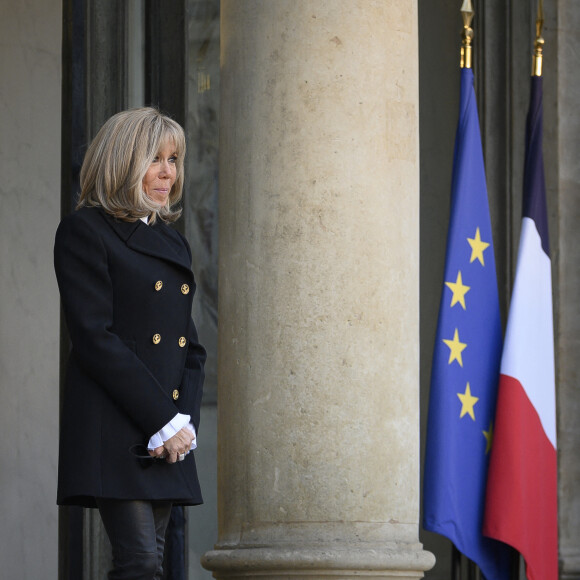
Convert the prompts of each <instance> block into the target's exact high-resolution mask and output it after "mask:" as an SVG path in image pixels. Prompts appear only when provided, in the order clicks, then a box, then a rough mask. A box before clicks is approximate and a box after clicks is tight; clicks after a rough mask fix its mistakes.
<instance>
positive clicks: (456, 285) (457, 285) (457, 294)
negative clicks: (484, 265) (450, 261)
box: [445, 270, 471, 310]
mask: <svg viewBox="0 0 580 580" xmlns="http://www.w3.org/2000/svg"><path fill="white" fill-rule="evenodd" d="M445 286H447V287H448V288H449V289H450V290H451V292H453V296H452V297H451V308H453V306H455V305H456V304H457V303H459V304H461V306H462V307H463V310H465V295H466V294H467V293H468V292H469V289H470V288H471V287H470V286H464V285H463V280H462V279H461V270H459V271H458V272H457V279H456V280H455V282H445Z"/></svg>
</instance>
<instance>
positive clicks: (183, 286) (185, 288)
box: [181, 284, 189, 294]
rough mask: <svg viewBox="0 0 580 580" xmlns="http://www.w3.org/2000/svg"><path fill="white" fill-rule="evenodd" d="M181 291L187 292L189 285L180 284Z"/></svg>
mask: <svg viewBox="0 0 580 580" xmlns="http://www.w3.org/2000/svg"><path fill="white" fill-rule="evenodd" d="M181 293H182V294H189V286H188V285H187V284H183V285H182V286H181Z"/></svg>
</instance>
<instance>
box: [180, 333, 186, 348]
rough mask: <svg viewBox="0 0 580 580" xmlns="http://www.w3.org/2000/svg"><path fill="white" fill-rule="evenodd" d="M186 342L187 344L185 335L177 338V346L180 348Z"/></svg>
mask: <svg viewBox="0 0 580 580" xmlns="http://www.w3.org/2000/svg"><path fill="white" fill-rule="evenodd" d="M186 344H187V340H185V336H182V337H181V338H180V339H179V346H180V347H181V348H183V347H184V346H185V345H186Z"/></svg>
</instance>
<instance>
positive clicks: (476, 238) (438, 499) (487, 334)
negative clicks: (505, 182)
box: [423, 68, 510, 580]
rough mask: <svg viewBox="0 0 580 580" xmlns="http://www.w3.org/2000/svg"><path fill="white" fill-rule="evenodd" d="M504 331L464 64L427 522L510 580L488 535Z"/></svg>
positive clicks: (501, 549) (469, 76)
mask: <svg viewBox="0 0 580 580" xmlns="http://www.w3.org/2000/svg"><path fill="white" fill-rule="evenodd" d="M501 351H502V329H501V321H500V313H499V300H498V291H497V278H496V271H495V259H494V253H493V244H492V239H491V223H490V217H489V205H488V200H487V188H486V182H485V171H484V166H483V152H482V148H481V136H480V131H479V119H478V115H477V105H476V102H475V91H474V89H473V72H472V70H471V69H469V68H464V69H462V70H461V100H460V112H459V123H458V126H457V134H456V137H455V152H454V158H453V181H452V190H451V214H450V221H449V231H448V235H447V255H446V264H445V278H444V285H443V292H442V295H441V303H440V309H439V322H438V325H437V336H436V341H435V350H434V354H433V367H432V372H431V391H430V397H429V416H428V426H427V447H426V455H425V472H424V479H423V526H424V527H425V529H427V530H430V531H433V532H437V533H439V534H442V535H444V536H446V537H447V538H449V539H450V540H451V541H452V542H453V543H454V544H455V546H456V547H457V549H458V550H459V551H460V552H462V553H463V554H465V555H466V556H467V557H468V558H470V559H471V560H473V561H474V562H475V563H476V564H477V565H478V566H479V567H480V569H481V571H482V572H483V574H484V576H485V577H486V579H487V580H500V579H506V580H507V579H508V578H509V556H510V554H509V548H507V547H506V546H505V545H504V544H502V543H500V542H497V541H495V540H491V539H489V538H486V537H484V536H483V535H482V531H481V529H482V524H483V513H484V504H485V488H486V478H487V467H488V462H489V451H490V448H491V444H492V438H493V420H494V414H495V404H496V397H497V385H498V377H499V364H500V359H501Z"/></svg>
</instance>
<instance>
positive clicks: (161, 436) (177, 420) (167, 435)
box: [147, 413, 197, 451]
mask: <svg viewBox="0 0 580 580" xmlns="http://www.w3.org/2000/svg"><path fill="white" fill-rule="evenodd" d="M184 427H187V428H188V429H189V430H190V431H191V432H192V433H193V441H192V442H191V451H193V450H194V449H195V448H196V447H197V436H196V433H195V429H194V427H193V424H192V423H191V417H190V416H189V415H184V414H182V413H177V415H175V417H173V419H171V421H169V423H167V425H165V427H163V428H162V429H160V430H159V431H157V433H155V435H153V437H151V439H149V443H148V444H147V449H157V447H162V446H163V444H164V443H165V442H166V441H167V440H168V439H171V438H172V437H173V436H174V435H175V434H176V433H179V431H181V429H183V428H184Z"/></svg>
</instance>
